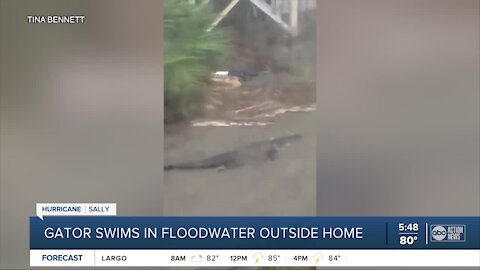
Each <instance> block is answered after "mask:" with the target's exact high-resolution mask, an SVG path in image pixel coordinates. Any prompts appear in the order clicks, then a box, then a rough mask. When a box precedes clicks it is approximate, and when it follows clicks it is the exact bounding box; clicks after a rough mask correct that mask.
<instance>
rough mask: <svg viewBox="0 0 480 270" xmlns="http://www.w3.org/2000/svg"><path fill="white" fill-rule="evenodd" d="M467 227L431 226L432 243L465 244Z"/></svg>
mask: <svg viewBox="0 0 480 270" xmlns="http://www.w3.org/2000/svg"><path fill="white" fill-rule="evenodd" d="M465 227H466V226H465V225H464V224H432V225H430V241H431V242H465V240H466V238H465V237H466V235H465V232H466V230H465V229H466V228H465Z"/></svg>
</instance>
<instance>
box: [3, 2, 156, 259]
mask: <svg viewBox="0 0 480 270" xmlns="http://www.w3.org/2000/svg"><path fill="white" fill-rule="evenodd" d="M52 14H54V15H83V16H85V21H84V23H83V24H31V23H28V20H27V16H28V15H38V16H40V15H52ZM0 20H1V21H0V27H1V32H0V35H1V36H0V43H1V51H0V53H1V61H0V64H1V70H0V76H1V78H0V83H1V123H0V125H1V126H0V157H1V159H0V161H1V163H0V180H1V182H0V187H1V194H0V222H1V226H0V229H1V231H0V237H1V241H0V264H1V268H2V269H3V268H5V269H19V268H27V266H28V256H27V254H28V249H29V247H28V217H29V216H31V215H33V214H34V213H35V212H34V209H35V203H37V202H112V203H117V207H118V208H117V213H118V214H119V215H161V214H162V211H163V205H162V200H163V197H162V184H163V178H162V177H163V170H162V167H163V60H162V57H163V55H162V45H163V44H162V30H163V27H162V23H163V22H162V2H161V1H150V0H142V1H127V0H119V1H110V0H106V1H51V0H45V1H10V0H2V1H1V9H0Z"/></svg>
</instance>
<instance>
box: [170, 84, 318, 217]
mask: <svg viewBox="0 0 480 270" xmlns="http://www.w3.org/2000/svg"><path fill="white" fill-rule="evenodd" d="M274 82H276V83H274ZM314 104H315V88H314V84H308V83H293V82H292V83H288V84H284V85H281V84H280V83H279V81H278V80H277V81H275V78H272V77H269V78H267V77H261V78H257V79H256V80H255V81H252V82H247V83H246V84H243V85H242V86H241V87H238V88H235V89H218V88H217V89H216V90H212V91H211V92H209V93H207V104H206V106H207V108H206V114H205V115H203V116H202V117H199V118H197V119H194V120H193V121H192V122H191V123H190V124H189V125H187V126H183V127H176V128H172V127H170V128H167V132H166V133H165V164H171V163H176V162H184V161H190V160H197V159H201V158H205V157H209V156H212V155H215V154H218V153H222V152H225V151H229V150H233V149H235V148H236V147H238V146H241V145H245V144H248V143H250V142H253V141H259V140H266V139H269V138H271V137H277V136H281V135H285V134H289V133H299V134H301V135H303V138H302V139H301V140H299V141H296V142H292V144H291V145H289V146H288V147H286V148H283V149H281V150H280V153H279V158H278V159H277V160H274V161H267V162H265V163H261V164H258V165H254V166H246V167H241V168H237V169H231V170H224V171H217V170H215V169H210V170H189V171H181V170H178V171H175V170H173V171H168V172H165V174H164V189H165V192H164V214H165V215H314V214H315V200H316V199H315V183H316V180H315V175H316V173H315V165H316V163H315V160H316V159H315V155H316V153H315V149H316V126H315V119H316V118H315V112H314V110H315V107H314Z"/></svg>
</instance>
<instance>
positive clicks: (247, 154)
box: [164, 134, 302, 171]
mask: <svg viewBox="0 0 480 270" xmlns="http://www.w3.org/2000/svg"><path fill="white" fill-rule="evenodd" d="M300 138H302V136H301V135H300V134H292V135H286V136H281V137H277V138H271V139H269V140H265V141H258V142H253V143H249V144H247V145H245V146H242V147H240V148H238V149H236V150H233V151H228V152H224V153H221V154H218V155H215V156H212V157H209V158H205V159H201V160H198V161H190V162H184V163H178V164H172V165H166V166H165V167H164V170H165V171H169V170H201V169H217V170H224V169H234V168H238V167H243V166H246V165H254V164H259V163H261V162H265V161H268V160H275V159H277V158H278V149H280V148H282V147H284V146H287V145H289V144H290V143H291V142H293V141H297V140H299V139H300Z"/></svg>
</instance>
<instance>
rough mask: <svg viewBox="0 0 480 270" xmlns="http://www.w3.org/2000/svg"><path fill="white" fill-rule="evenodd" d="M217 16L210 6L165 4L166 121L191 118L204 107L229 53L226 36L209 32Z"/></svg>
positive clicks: (175, 0) (168, 1)
mask: <svg viewBox="0 0 480 270" xmlns="http://www.w3.org/2000/svg"><path fill="white" fill-rule="evenodd" d="M214 19H215V14H214V13H213V12H212V11H211V10H210V8H209V6H208V5H192V4H189V1H178V0H165V1H164V20H163V27H164V70H165V77H164V80H165V81H164V82H165V84H164V89H165V119H166V121H167V122H169V121H178V120H183V119H186V118H188V117H190V116H191V115H192V114H193V113H194V112H196V111H198V110H199V109H200V108H201V107H202V106H201V105H202V104H201V101H202V87H204V86H205V85H206V84H207V83H208V77H209V74H210V73H211V72H212V71H214V70H215V69H216V68H217V67H218V66H219V65H220V64H221V62H222V61H223V59H224V58H225V56H226V53H227V52H228V47H229V46H228V38H227V36H226V34H225V33H224V32H223V31H222V30H221V29H219V28H218V27H215V28H214V29H212V30H211V31H209V32H207V31H206V29H208V27H209V26H210V24H211V23H212V22H213V21H214Z"/></svg>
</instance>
